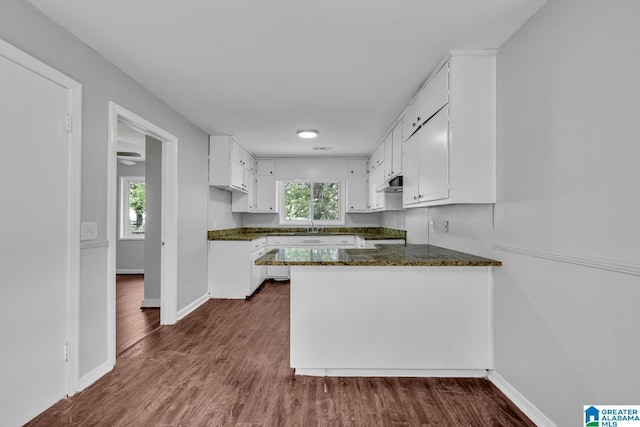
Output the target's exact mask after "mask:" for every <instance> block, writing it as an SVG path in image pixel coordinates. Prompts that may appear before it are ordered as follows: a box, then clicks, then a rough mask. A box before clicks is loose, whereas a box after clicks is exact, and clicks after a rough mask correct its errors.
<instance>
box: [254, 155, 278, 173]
mask: <svg viewBox="0 0 640 427" xmlns="http://www.w3.org/2000/svg"><path fill="white" fill-rule="evenodd" d="M257 169H258V170H257V172H256V173H257V174H258V175H275V174H276V161H275V159H258V166H257Z"/></svg>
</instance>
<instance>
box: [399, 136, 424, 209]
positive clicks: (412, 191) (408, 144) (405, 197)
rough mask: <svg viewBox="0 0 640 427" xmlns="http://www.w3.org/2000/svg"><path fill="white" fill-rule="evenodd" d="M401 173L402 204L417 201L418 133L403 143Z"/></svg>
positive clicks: (418, 176) (418, 171)
mask: <svg viewBox="0 0 640 427" xmlns="http://www.w3.org/2000/svg"><path fill="white" fill-rule="evenodd" d="M403 144H404V145H403V149H402V173H403V190H402V204H403V205H405V206H407V205H412V204H414V203H418V194H419V193H418V181H419V180H420V169H419V167H420V161H419V155H420V135H419V134H415V135H413V136H412V137H411V138H409V139H408V140H406V141H405V142H404V143H403Z"/></svg>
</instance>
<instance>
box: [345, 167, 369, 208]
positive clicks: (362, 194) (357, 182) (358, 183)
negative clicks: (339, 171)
mask: <svg viewBox="0 0 640 427" xmlns="http://www.w3.org/2000/svg"><path fill="white" fill-rule="evenodd" d="M346 211H347V212H366V211H367V161H366V160H364V159H348V160H347V206H346Z"/></svg>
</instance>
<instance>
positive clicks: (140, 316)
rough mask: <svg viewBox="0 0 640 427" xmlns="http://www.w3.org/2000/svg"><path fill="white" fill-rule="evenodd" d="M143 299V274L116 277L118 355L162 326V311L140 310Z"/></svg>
mask: <svg viewBox="0 0 640 427" xmlns="http://www.w3.org/2000/svg"><path fill="white" fill-rule="evenodd" d="M143 298H144V275H143V274H118V275H117V276H116V354H120V353H122V352H123V351H124V350H126V349H127V348H129V347H131V346H132V345H133V344H135V343H136V342H137V341H139V340H140V339H142V338H144V337H146V336H147V335H149V334H150V333H151V332H153V331H154V330H155V329H157V328H158V327H159V326H160V309H159V308H140V304H141V302H142V299H143Z"/></svg>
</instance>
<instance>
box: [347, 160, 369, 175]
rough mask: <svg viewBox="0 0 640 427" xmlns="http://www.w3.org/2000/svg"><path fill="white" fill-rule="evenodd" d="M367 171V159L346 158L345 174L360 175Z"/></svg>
mask: <svg viewBox="0 0 640 427" xmlns="http://www.w3.org/2000/svg"><path fill="white" fill-rule="evenodd" d="M365 173H367V161H366V160H363V159H347V174H348V175H362V174H365Z"/></svg>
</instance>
